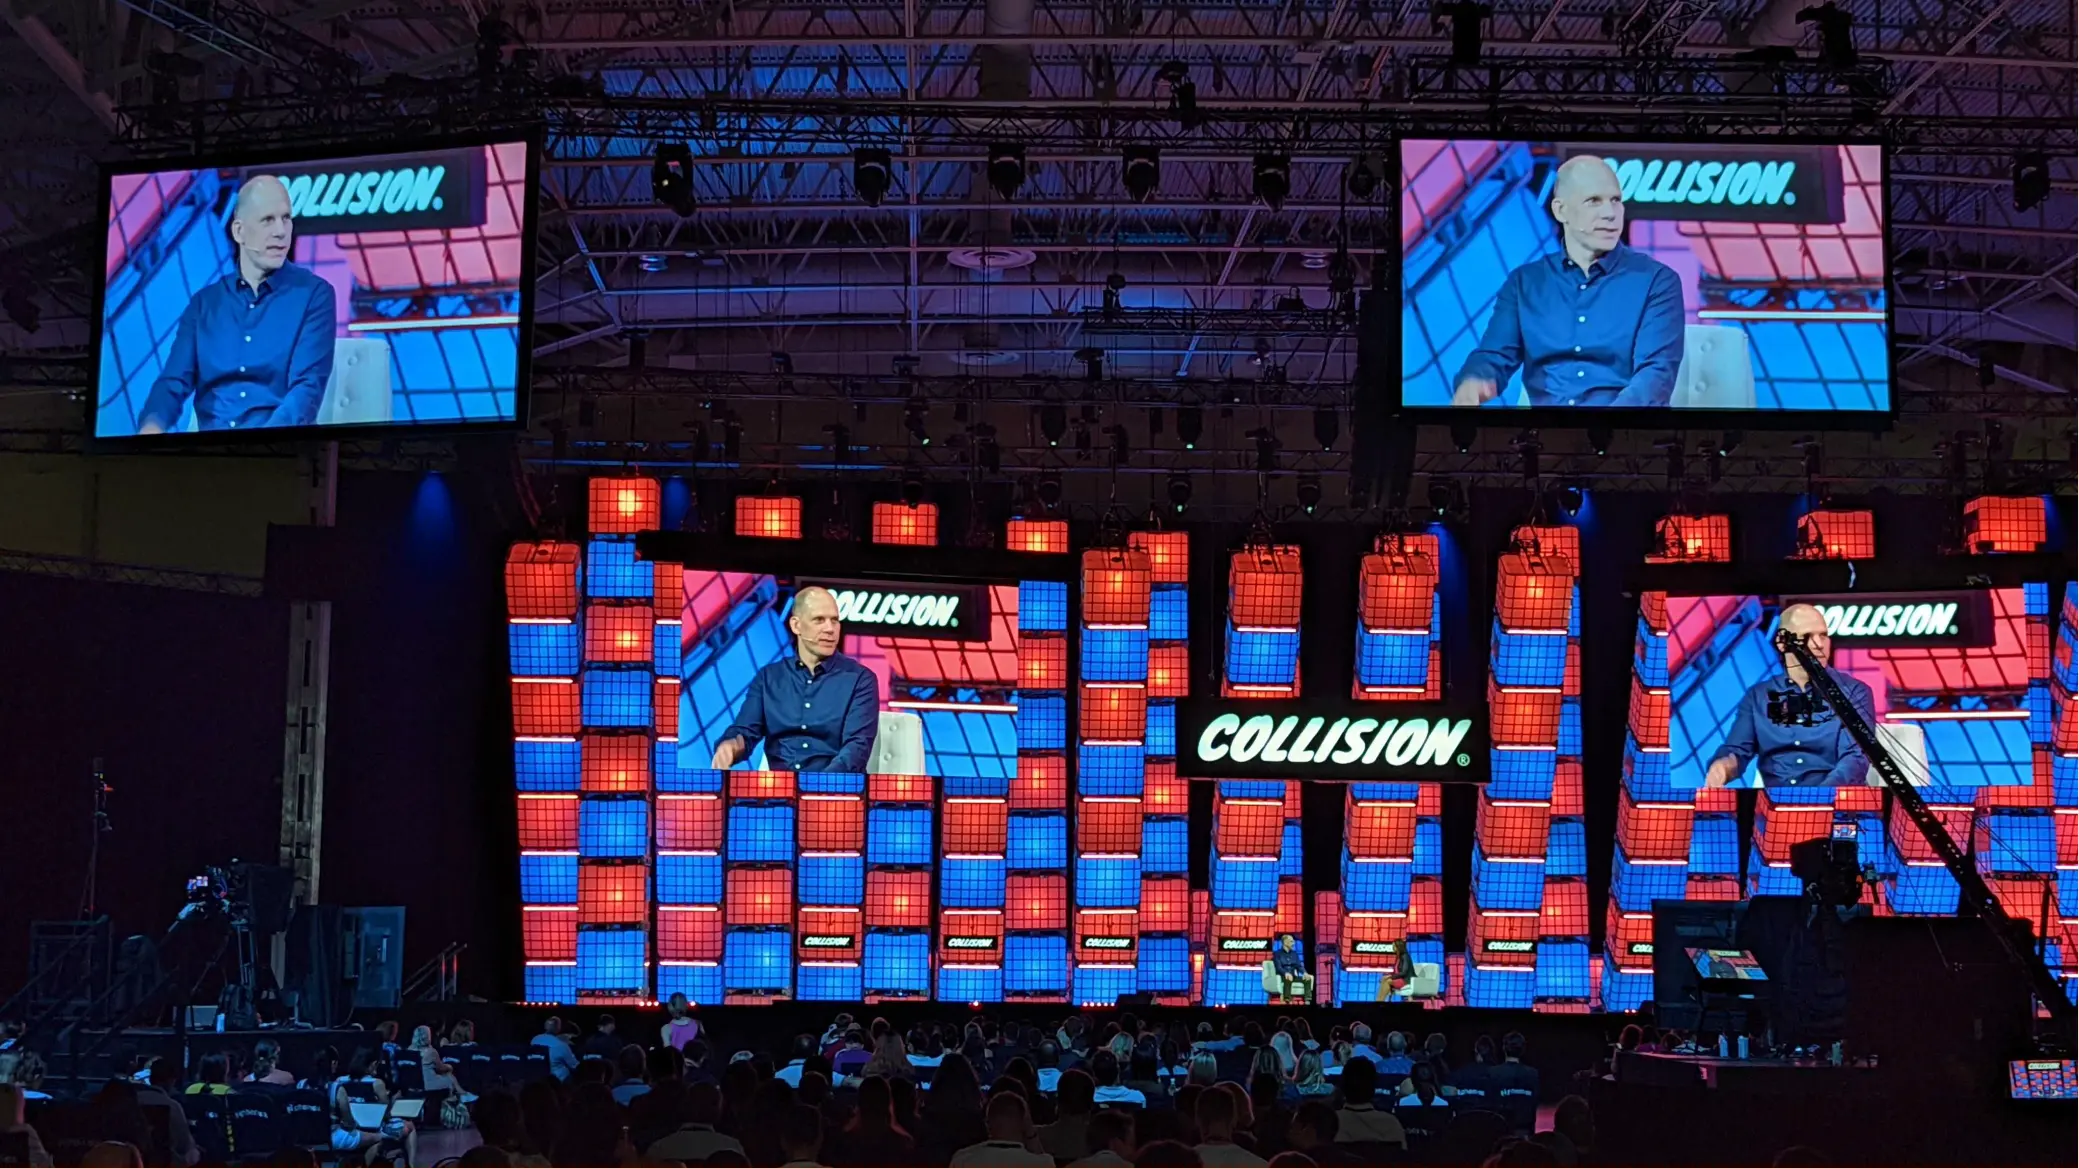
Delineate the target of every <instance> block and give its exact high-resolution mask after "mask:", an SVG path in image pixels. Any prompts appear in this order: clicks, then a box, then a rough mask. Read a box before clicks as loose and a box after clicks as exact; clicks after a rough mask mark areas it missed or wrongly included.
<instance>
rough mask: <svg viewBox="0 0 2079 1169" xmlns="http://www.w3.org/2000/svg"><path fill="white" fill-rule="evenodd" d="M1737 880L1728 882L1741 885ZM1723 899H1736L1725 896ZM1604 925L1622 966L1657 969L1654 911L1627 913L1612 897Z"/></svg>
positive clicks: (1618, 963) (1624, 967)
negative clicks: (1654, 942) (1654, 962)
mask: <svg viewBox="0 0 2079 1169" xmlns="http://www.w3.org/2000/svg"><path fill="white" fill-rule="evenodd" d="M1738 883H1739V882H1737V881H1728V882H1727V884H1732V885H1737V884H1738ZM1720 900H1736V898H1721V899H1720ZM1604 928H1605V929H1606V930H1607V931H1608V933H1609V939H1610V954H1611V956H1612V957H1614V958H1616V959H1617V967H1618V969H1620V970H1651V969H1653V915H1652V914H1651V913H1625V912H1623V911H1622V910H1620V909H1618V908H1617V899H1616V898H1614V897H1613V898H1611V899H1610V912H1609V915H1608V916H1607V917H1606V918H1604Z"/></svg>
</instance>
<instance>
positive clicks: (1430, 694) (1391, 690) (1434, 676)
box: [1350, 646, 1444, 702]
mask: <svg viewBox="0 0 2079 1169" xmlns="http://www.w3.org/2000/svg"><path fill="white" fill-rule="evenodd" d="M1350 696H1351V697H1352V698H1355V699H1357V700H1358V701H1360V702H1440V701H1442V700H1443V697H1444V659H1443V655H1441V654H1439V653H1438V652H1437V650H1436V647H1435V646H1431V647H1430V648H1429V678H1428V680H1427V681H1425V682H1424V683H1423V684H1422V685H1421V686H1364V685H1361V684H1359V683H1358V682H1357V681H1356V680H1355V679H1354V678H1353V679H1352V680H1351V682H1350Z"/></svg>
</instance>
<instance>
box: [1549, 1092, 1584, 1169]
mask: <svg viewBox="0 0 2079 1169" xmlns="http://www.w3.org/2000/svg"><path fill="white" fill-rule="evenodd" d="M1552 1131H1553V1132H1555V1133H1558V1134H1559V1135H1560V1137H1562V1138H1563V1139H1565V1141H1566V1143H1567V1145H1568V1147H1570V1148H1571V1149H1572V1150H1573V1153H1574V1160H1575V1163H1576V1164H1580V1165H1587V1164H1592V1163H1593V1158H1594V1157H1595V1114H1594V1113H1593V1112H1591V1111H1590V1110H1589V1107H1588V1101H1587V1100H1586V1099H1585V1098H1583V1097H1580V1096H1568V1097H1567V1098H1566V1099H1564V1100H1561V1101H1560V1102H1559V1106H1558V1107H1556V1108H1554V1109H1553V1110H1552Z"/></svg>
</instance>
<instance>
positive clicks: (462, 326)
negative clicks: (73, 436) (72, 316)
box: [90, 141, 536, 442]
mask: <svg viewBox="0 0 2079 1169" xmlns="http://www.w3.org/2000/svg"><path fill="white" fill-rule="evenodd" d="M535 165H536V164H535V161H534V151H533V149H532V147H531V146H530V144H529V143H527V142H524V141H507V142H492V143H488V144H472V145H465V146H449V147H444V148H441V149H431V150H417V151H412V152H410V153H400V154H363V155H353V156H345V157H311V156H309V155H308V154H305V155H302V156H299V157H294V158H285V159H284V158H277V159H269V160H264V161H241V162H239V163H238V164H236V165H211V166H202V167H184V168H173V169H158V170H147V171H125V172H117V173H113V174H111V175H109V176H107V184H106V188H105V199H104V202H103V213H104V215H105V216H106V221H107V231H106V239H107V252H106V255H105V258H104V266H103V269H102V276H103V278H104V284H103V286H102V288H101V290H100V293H101V294H100V308H99V313H98V320H99V323H100V333H99V336H98V338H97V339H96V341H95V352H96V354H97V361H96V365H95V372H94V395H93V397H92V399H91V404H90V409H91V411H92V417H91V419H90V423H91V428H90V433H91V434H92V435H93V436H94V438H95V439H96V440H97V441H107V442H120V441H123V440H139V441H141V440H148V439H150V440H155V441H158V442H167V441H178V440H179V439H180V438H181V437H183V436H186V437H188V438H189V439H190V440H191V441H211V442H214V441H221V440H225V439H235V438H238V437H240V436H242V435H245V434H249V433H252V432H255V431H260V432H264V433H265V434H266V435H268V436H269V437H282V436H284V435H286V434H288V433H289V432H297V433H300V434H305V435H308V434H318V433H337V432H338V431H339V430H341V429H345V428H357V429H358V428H405V427H430V426H438V427H449V428H453V427H473V426H474V427H483V426H513V425H517V424H518V423H520V422H522V421H524V411H525V396H526V395H525V384H524V377H525V372H526V366H527V362H526V360H525V348H524V341H525V337H526V335H527V332H528V330H527V327H526V326H527V314H528V311H529V308H530V307H531V306H530V300H531V298H530V296H529V284H530V281H529V280H528V279H527V273H528V271H529V269H530V267H531V254H532V249H531V247H530V231H531V228H532V212H531V205H532V201H533V200H532V195H531V192H532V191H533V189H534V168H535ZM158 436H169V437H158Z"/></svg>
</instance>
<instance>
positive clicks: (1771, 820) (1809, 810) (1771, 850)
mask: <svg viewBox="0 0 2079 1169" xmlns="http://www.w3.org/2000/svg"><path fill="white" fill-rule="evenodd" d="M1833 830H1834V810H1833V809H1832V808H1831V807H1827V806H1819V807H1811V806H1808V805H1804V804H1772V803H1770V802H1769V793H1768V789H1766V788H1764V789H1762V793H1761V802H1760V804H1759V805H1758V807H1757V809H1756V811H1755V815H1754V844H1755V846H1756V847H1757V848H1759V849H1760V850H1761V859H1763V860H1765V861H1767V862H1769V863H1770V864H1779V865H1787V864H1789V863H1790V847H1791V846H1792V845H1794V844H1802V843H1804V842H1805V841H1807V840H1816V839H1818V838H1820V837H1822V836H1831V835H1832V834H1833ZM1923 843H1924V842H1923ZM1685 855H1686V854H1685Z"/></svg>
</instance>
